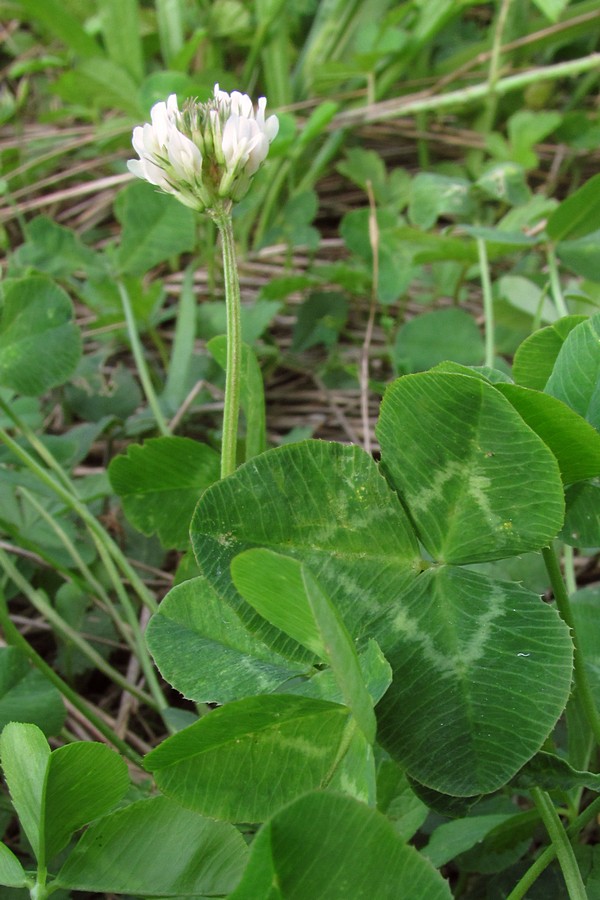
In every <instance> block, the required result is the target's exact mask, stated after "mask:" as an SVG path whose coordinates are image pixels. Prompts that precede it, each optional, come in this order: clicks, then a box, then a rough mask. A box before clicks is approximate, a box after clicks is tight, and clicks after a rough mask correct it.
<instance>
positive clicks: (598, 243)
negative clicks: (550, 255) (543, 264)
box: [556, 228, 600, 282]
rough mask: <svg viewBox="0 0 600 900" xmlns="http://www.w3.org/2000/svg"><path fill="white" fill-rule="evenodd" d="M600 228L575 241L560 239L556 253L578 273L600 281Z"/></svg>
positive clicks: (567, 265)
mask: <svg viewBox="0 0 600 900" xmlns="http://www.w3.org/2000/svg"><path fill="white" fill-rule="evenodd" d="M599 249H600V228H599V229H598V230H597V231H592V232H591V234H586V235H585V236H584V237H580V238H577V240H575V241H560V243H558V244H557V245H556V254H557V256H558V258H559V260H560V261H561V263H562V264H563V266H565V267H566V268H568V269H571V271H573V272H575V273H576V274H577V275H581V276H582V277H583V278H588V279H589V280H590V281H596V282H598V281H600V261H599V260H598V250H599Z"/></svg>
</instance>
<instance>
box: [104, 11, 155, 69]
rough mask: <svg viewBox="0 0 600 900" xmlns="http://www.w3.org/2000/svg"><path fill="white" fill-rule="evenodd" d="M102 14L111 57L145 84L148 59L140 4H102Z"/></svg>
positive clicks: (105, 37)
mask: <svg viewBox="0 0 600 900" xmlns="http://www.w3.org/2000/svg"><path fill="white" fill-rule="evenodd" d="M98 12H99V14H100V21H101V23H102V36H103V38H104V44H105V46H106V49H107V51H108V55H109V57H110V58H111V59H112V60H113V61H114V62H116V63H117V64H118V65H120V66H122V67H123V68H124V69H126V70H127V71H128V72H129V74H130V75H131V76H132V77H133V78H134V79H135V80H136V81H138V82H139V81H141V79H142V76H143V74H144V57H143V51H142V41H141V35H140V28H141V22H140V15H139V10H138V3H137V0H99V3H98Z"/></svg>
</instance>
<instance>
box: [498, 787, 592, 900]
mask: <svg viewBox="0 0 600 900" xmlns="http://www.w3.org/2000/svg"><path fill="white" fill-rule="evenodd" d="M598 815H600V797H596V799H595V800H594V801H593V802H592V803H590V805H589V806H588V807H586V809H584V811H583V812H582V813H580V815H579V816H578V817H577V818H576V819H574V821H573V823H572V825H569V827H568V828H567V835H568V837H569V838H574V837H576V836H577V835H578V834H579V832H580V831H581V830H582V829H583V828H585V826H586V825H587V824H588V823H589V822H591V821H593V820H594V819H595V818H596V816H598ZM555 857H556V847H555V846H554V844H550V846H549V847H546V849H545V850H544V852H543V853H541V854H540V855H539V856H538V858H537V859H536V861H535V862H534V863H533V865H531V866H530V867H529V869H527V871H526V872H525V874H524V875H523V876H522V878H521V879H520V880H519V881H518V882H517V884H516V885H515V887H514V888H513V889H512V891H511V892H510V894H509V895H508V897H507V898H506V900H523V897H525V896H526V894H527V892H528V891H529V890H530V888H531V887H532V885H533V884H534V883H535V882H536V881H537V879H538V878H539V877H540V875H541V874H542V872H543V871H544V869H546V868H548V866H549V865H550V863H551V862H552V860H553V859H554V858H555Z"/></svg>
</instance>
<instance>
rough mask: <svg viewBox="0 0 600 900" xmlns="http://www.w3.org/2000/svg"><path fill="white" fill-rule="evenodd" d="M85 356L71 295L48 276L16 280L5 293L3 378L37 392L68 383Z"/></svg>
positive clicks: (0, 312)
mask: <svg viewBox="0 0 600 900" xmlns="http://www.w3.org/2000/svg"><path fill="white" fill-rule="evenodd" d="M80 356H81V338H80V336H79V330H78V328H77V326H76V325H75V323H74V322H73V306H72V303H71V301H70V299H69V297H68V295H67V294H66V293H65V292H64V291H63V290H62V289H61V288H59V287H58V286H57V285H56V284H54V283H53V282H52V281H50V280H49V279H47V278H41V277H38V276H32V277H30V278H20V279H11V280H8V281H5V282H4V286H3V288H2V293H1V296H0V383H1V384H2V385H4V386H6V387H11V388H13V389H14V390H15V391H19V392H20V393H22V394H26V395H28V396H33V395H35V394H41V393H43V392H44V391H47V390H48V389H49V388H51V387H55V386H56V385H58V384H63V382H65V381H66V380H67V379H68V378H69V377H70V375H71V374H72V373H73V371H74V370H75V367H76V365H77V363H78V361H79V357H80Z"/></svg>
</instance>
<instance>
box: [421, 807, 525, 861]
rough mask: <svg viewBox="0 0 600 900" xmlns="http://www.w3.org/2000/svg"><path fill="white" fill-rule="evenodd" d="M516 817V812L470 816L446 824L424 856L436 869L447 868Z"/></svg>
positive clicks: (431, 841) (429, 844) (434, 834)
mask: <svg viewBox="0 0 600 900" xmlns="http://www.w3.org/2000/svg"><path fill="white" fill-rule="evenodd" d="M515 815H517V811H516V810H515V811H514V812H513V813H496V814H493V815H485V816H468V817H466V818H464V819H456V820H454V821H453V822H446V823H444V824H443V825H440V826H438V828H436V830H435V831H434V832H433V834H432V836H431V839H430V841H429V843H428V844H427V846H426V847H424V848H423V851H422V853H423V856H425V857H426V858H427V859H429V860H431V862H432V864H433V865H434V866H435V867H436V868H439V867H440V866H445V865H446V863H449V862H450V860H451V859H454V857H455V856H458V854H459V853H464V852H465V850H470V848H471V847H473V846H475V844H477V843H479V842H481V841H483V840H484V838H485V837H486V836H487V835H488V834H489V833H490V832H491V831H493V830H494V829H495V828H497V827H498V826H499V825H503V824H504V823H505V822H510V820H511V819H514V817H515Z"/></svg>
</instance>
